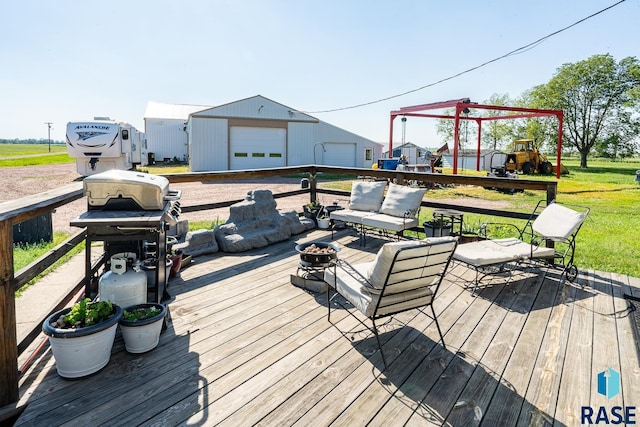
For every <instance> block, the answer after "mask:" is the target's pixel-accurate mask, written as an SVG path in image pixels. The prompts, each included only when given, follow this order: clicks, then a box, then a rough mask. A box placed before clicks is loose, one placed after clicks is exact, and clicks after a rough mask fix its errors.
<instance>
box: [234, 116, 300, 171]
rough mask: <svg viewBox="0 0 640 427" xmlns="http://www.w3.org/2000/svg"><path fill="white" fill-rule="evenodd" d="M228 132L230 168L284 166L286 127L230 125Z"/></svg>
mask: <svg viewBox="0 0 640 427" xmlns="http://www.w3.org/2000/svg"><path fill="white" fill-rule="evenodd" d="M230 134H231V138H230V139H231V144H230V145H231V165H230V168H231V169H236V170H237V169H256V168H271V167H282V166H286V164H285V163H286V159H285V151H286V139H287V131H286V129H282V128H255V127H240V126H232V127H231V131H230Z"/></svg>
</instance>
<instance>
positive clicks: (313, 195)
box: [309, 167, 318, 202]
mask: <svg viewBox="0 0 640 427" xmlns="http://www.w3.org/2000/svg"><path fill="white" fill-rule="evenodd" d="M317 190H318V179H317V172H316V168H315V167H311V168H310V169H309V202H315V201H316V200H318V193H317Z"/></svg>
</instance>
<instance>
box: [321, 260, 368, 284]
mask: <svg viewBox="0 0 640 427" xmlns="http://www.w3.org/2000/svg"><path fill="white" fill-rule="evenodd" d="M329 265H330V266H333V268H334V269H335V268H337V267H339V268H340V269H341V270H342V271H344V272H345V273H347V274H348V275H349V276H351V277H353V278H354V279H356V280H357V281H358V282H360V283H361V284H362V286H364V287H367V288H370V289H376V288H375V287H374V286H373V285H372V284H371V282H369V280H368V279H367V278H366V277H364V276H363V275H362V274H360V273H359V272H358V271H357V270H356V269H355V268H354V267H353V266H352V265H351V264H349V263H348V262H347V261H344V260H341V259H336V260H331V262H330V263H329Z"/></svg>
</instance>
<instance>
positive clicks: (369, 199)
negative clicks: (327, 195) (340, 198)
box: [349, 181, 387, 212]
mask: <svg viewBox="0 0 640 427" xmlns="http://www.w3.org/2000/svg"><path fill="white" fill-rule="evenodd" d="M386 186H387V182H386V181H372V182H368V181H353V183H352V184H351V199H350V201H349V208H350V209H354V210H358V211H371V212H378V211H379V210H380V206H382V199H383V198H384V189H385V187H386Z"/></svg>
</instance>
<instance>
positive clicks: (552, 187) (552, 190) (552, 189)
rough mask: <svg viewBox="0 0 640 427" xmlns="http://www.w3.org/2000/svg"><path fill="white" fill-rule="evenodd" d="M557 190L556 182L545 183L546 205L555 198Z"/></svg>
mask: <svg viewBox="0 0 640 427" xmlns="http://www.w3.org/2000/svg"><path fill="white" fill-rule="evenodd" d="M557 191H558V183H557V182H553V183H550V184H548V185H547V205H548V204H549V203H551V202H553V201H554V200H555V199H556V196H557V194H556V192H557Z"/></svg>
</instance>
